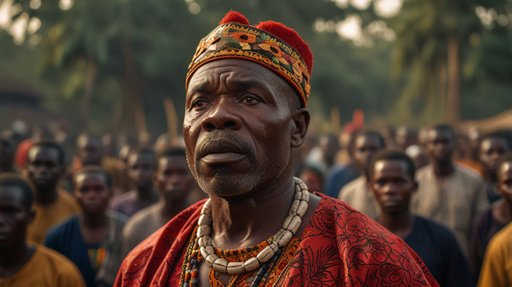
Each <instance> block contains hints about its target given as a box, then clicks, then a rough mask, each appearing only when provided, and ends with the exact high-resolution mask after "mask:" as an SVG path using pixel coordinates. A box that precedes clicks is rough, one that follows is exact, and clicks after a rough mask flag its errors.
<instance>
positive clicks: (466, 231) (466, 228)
mask: <svg viewBox="0 0 512 287" xmlns="http://www.w3.org/2000/svg"><path fill="white" fill-rule="evenodd" d="M454 148H455V131H454V130H453V128H451V127H450V126H449V125H444V124H438V125H434V126H430V127H429V128H427V129H426V132H425V149H426V153H427V155H428V157H429V164H428V165H427V166H425V167H423V168H422V169H420V170H418V173H417V180H418V182H419V188H418V191H417V192H416V194H415V195H414V198H413V201H412V204H411V206H412V210H413V211H414V212H415V213H418V214H419V215H422V216H424V217H426V218H429V219H432V220H434V221H436V222H438V223H440V224H444V225H445V226H446V227H448V228H449V229H450V230H451V231H452V232H453V233H454V235H455V238H457V241H458V243H459V245H460V247H461V248H462V251H463V252H464V254H465V255H466V256H468V251H469V244H468V242H469V238H470V236H471V227H472V224H473V222H474V220H475V218H476V216H477V215H478V214H480V213H482V212H483V211H485V210H486V209H487V208H488V206H489V203H488V201H487V196H486V192H485V183H484V181H483V179H482V178H481V177H480V176H479V175H478V174H476V173H475V172H473V171H472V170H469V169H467V168H465V167H463V166H460V165H458V164H456V163H455V162H454V160H453V153H454Z"/></svg>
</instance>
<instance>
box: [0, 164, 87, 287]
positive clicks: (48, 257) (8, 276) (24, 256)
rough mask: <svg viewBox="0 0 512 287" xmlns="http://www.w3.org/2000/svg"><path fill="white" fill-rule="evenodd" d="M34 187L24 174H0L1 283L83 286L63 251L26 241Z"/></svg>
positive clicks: (9, 286)
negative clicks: (58, 251) (22, 176)
mask: <svg viewBox="0 0 512 287" xmlns="http://www.w3.org/2000/svg"><path fill="white" fill-rule="evenodd" d="M32 200H33V191H32V188H31V187H30V185H29V184H28V182H26V181H25V180H23V179H22V178H21V177H19V176H17V175H15V174H10V173H5V174H2V175H0V286H2V287H4V286H5V287H22V286H23V287H24V286H27V287H28V286H37V287H83V286H85V285H84V282H83V279H82V276H81V275H80V272H79V271H78V269H77V268H76V266H75V265H74V264H73V263H71V262H70V261H69V260H68V259H67V258H65V257H64V256H62V255H61V254H59V253H57V252H55V251H53V250H50V249H48V248H46V247H44V246H42V245H39V244H36V245H34V244H32V243H30V242H27V228H28V226H29V225H30V223H31V222H32V220H33V219H34V216H35V211H34V210H33V209H32Z"/></svg>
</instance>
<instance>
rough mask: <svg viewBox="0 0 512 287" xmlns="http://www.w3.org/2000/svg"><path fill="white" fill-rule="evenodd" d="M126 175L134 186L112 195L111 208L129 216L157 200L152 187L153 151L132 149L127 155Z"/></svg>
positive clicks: (153, 170)
mask: <svg viewBox="0 0 512 287" xmlns="http://www.w3.org/2000/svg"><path fill="white" fill-rule="evenodd" d="M127 168H128V177H129V178H130V180H131V181H132V183H133V185H134V186H135V188H134V189H132V190H130V191H129V192H126V193H123V194H121V195H118V196H116V197H114V199H113V200H112V204H111V205H110V207H111V208H112V210H114V211H117V212H119V213H121V214H124V215H126V216H128V217H131V216H132V215H133V214H135V213H136V212H137V211H139V210H141V209H143V208H146V207H148V206H150V205H152V204H154V203H156V202H157V201H158V194H157V193H156V192H155V190H154V189H153V174H154V172H155V153H154V152H153V150H151V149H148V148H141V149H137V150H134V151H132V152H131V153H130V155H129V156H128V165H127Z"/></svg>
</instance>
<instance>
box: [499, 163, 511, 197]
mask: <svg viewBox="0 0 512 287" xmlns="http://www.w3.org/2000/svg"><path fill="white" fill-rule="evenodd" d="M498 189H499V191H500V193H501V195H502V196H503V198H505V200H507V201H508V202H512V162H506V163H503V164H501V165H500V168H499V170H498Z"/></svg>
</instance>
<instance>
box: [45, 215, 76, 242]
mask: <svg viewBox="0 0 512 287" xmlns="http://www.w3.org/2000/svg"><path fill="white" fill-rule="evenodd" d="M79 228H80V227H79V222H78V215H75V216H71V217H70V218H67V219H65V220H64V221H62V222H61V223H59V224H57V225H55V226H54V227H52V228H51V229H50V230H48V233H47V234H46V239H45V244H47V245H48V244H51V243H55V241H56V240H61V239H69V237H66V238H64V237H65V234H68V235H69V234H71V233H73V232H75V231H78V230H79ZM52 247H53V246H52Z"/></svg>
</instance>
